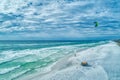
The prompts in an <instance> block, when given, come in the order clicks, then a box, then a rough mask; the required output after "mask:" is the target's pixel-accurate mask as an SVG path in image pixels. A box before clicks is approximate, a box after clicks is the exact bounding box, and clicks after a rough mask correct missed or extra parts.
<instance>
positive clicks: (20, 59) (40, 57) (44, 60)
mask: <svg viewBox="0 0 120 80" xmlns="http://www.w3.org/2000/svg"><path fill="white" fill-rule="evenodd" d="M103 43H105V42H100V41H0V80H13V79H17V78H18V77H22V76H25V75H29V74H33V73H36V72H37V70H39V69H42V70H44V68H46V67H49V66H50V65H51V64H53V63H55V62H56V61H58V60H59V59H61V58H63V57H65V56H67V55H70V54H74V53H76V52H79V51H81V50H84V49H87V48H89V47H93V46H97V45H100V44H103ZM41 72H42V71H41Z"/></svg>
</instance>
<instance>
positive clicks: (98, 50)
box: [23, 42, 120, 80]
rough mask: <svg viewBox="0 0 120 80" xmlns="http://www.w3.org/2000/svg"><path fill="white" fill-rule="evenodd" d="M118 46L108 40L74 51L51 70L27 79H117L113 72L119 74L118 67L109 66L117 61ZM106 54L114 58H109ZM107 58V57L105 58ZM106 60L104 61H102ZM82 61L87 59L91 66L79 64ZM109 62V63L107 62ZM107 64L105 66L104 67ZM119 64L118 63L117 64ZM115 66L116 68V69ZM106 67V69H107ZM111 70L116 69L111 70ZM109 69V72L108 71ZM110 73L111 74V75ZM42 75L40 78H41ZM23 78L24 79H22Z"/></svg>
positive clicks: (119, 54)
mask: <svg viewBox="0 0 120 80" xmlns="http://www.w3.org/2000/svg"><path fill="white" fill-rule="evenodd" d="M119 52H120V47H119V46H118V45H117V44H116V43H114V42H109V43H108V44H103V45H100V46H97V47H93V48H90V49H87V50H84V51H82V52H79V53H76V55H72V56H69V57H65V58H63V59H62V60H60V61H58V62H56V64H54V65H53V66H52V67H51V71H50V72H48V73H46V74H44V75H42V76H41V75H39V76H38V75H37V76H34V77H32V79H29V78H28V79H29V80H36V79H37V80H101V79H103V80H109V79H110V80H119V77H117V76H115V75H114V74H117V75H119V74H120V71H118V70H119V69H120V68H119V67H110V65H111V64H113V65H112V66H116V65H114V63H110V62H112V61H113V60H114V62H115V61H116V62H117V61H118V59H115V56H114V55H116V56H119V57H120V53H119ZM108 56H111V57H113V56H114V58H112V59H109V58H108ZM106 58H108V59H106ZM104 60H106V61H104ZM82 61H87V62H88V63H89V64H90V65H91V67H83V66H81V65H80V64H81V62H82ZM107 62H109V63H107ZM106 66H107V67H106ZM118 66H120V64H119V65H118ZM116 68H117V69H116ZM107 69H108V70H107ZM112 70H115V71H117V73H116V72H112ZM110 71H111V72H110ZM111 74H112V76H111ZM41 77H42V78H41ZM23 80H24V79H23Z"/></svg>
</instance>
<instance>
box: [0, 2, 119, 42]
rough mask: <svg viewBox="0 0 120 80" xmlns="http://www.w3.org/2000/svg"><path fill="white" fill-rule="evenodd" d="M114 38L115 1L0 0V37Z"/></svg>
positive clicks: (53, 38) (116, 17)
mask: <svg viewBox="0 0 120 80" xmlns="http://www.w3.org/2000/svg"><path fill="white" fill-rule="evenodd" d="M95 21H97V22H98V23H99V26H98V27H94V25H95V24H94V22H95ZM116 38H120V2H119V0H0V40H27V39H28V40H83V39H85V40H89V39H93V40H96V39H116Z"/></svg>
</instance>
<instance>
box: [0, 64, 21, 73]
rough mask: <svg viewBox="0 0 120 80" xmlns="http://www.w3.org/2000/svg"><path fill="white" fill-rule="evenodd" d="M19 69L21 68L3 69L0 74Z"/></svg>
mask: <svg viewBox="0 0 120 80" xmlns="http://www.w3.org/2000/svg"><path fill="white" fill-rule="evenodd" d="M18 67H19V66H16V67H11V68H2V69H0V74H5V73H7V72H10V71H12V70H14V69H16V68H18Z"/></svg>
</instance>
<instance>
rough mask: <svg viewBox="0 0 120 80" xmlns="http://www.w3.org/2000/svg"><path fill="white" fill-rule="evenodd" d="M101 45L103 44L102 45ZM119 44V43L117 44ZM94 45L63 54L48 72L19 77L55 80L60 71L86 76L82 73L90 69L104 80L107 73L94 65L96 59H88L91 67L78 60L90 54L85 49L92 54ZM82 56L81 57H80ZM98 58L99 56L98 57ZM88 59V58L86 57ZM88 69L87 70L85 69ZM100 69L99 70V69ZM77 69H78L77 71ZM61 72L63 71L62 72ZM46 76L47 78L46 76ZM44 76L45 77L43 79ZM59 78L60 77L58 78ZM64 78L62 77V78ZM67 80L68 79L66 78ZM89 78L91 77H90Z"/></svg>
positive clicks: (106, 78)
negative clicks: (84, 65)
mask: <svg viewBox="0 0 120 80" xmlns="http://www.w3.org/2000/svg"><path fill="white" fill-rule="evenodd" d="M114 42H115V43H117V44H118V45H119V44H120V42H119V41H117V42H116V41H114ZM105 45H107V44H105ZM102 46H103V45H102ZM119 46H120V45H119ZM96 47H99V46H96ZM96 47H91V48H90V49H89V48H88V49H85V50H81V51H80V52H77V53H75V54H70V55H68V56H65V57H63V58H62V59H60V60H58V61H57V62H55V63H54V64H53V65H52V66H51V70H50V71H48V72H46V73H43V74H41V73H37V74H35V75H32V76H28V77H24V78H22V79H20V80H47V79H48V80H49V78H50V80H52V79H53V80H56V77H54V76H55V75H57V74H61V73H62V72H65V71H66V72H67V73H69V71H71V70H72V71H73V73H77V74H79V76H81V74H82V75H83V76H86V75H84V74H86V73H90V72H91V71H92V73H93V72H94V73H99V75H102V77H104V78H105V79H104V80H108V77H107V73H106V72H105V70H104V69H103V68H102V67H101V66H100V65H96V64H95V63H96V61H93V60H94V59H93V60H92V61H90V62H89V61H88V63H90V65H92V67H90V68H89V67H83V66H81V64H80V62H81V61H82V60H84V59H82V60H80V58H82V57H84V58H85V57H87V56H88V55H91V54H89V53H86V52H87V51H88V52H89V51H90V50H92V51H93V54H92V55H94V51H96ZM84 53H86V54H87V55H82V54H84ZM81 56H82V57H81ZM98 58H99V57H98ZM100 59H101V57H100ZM88 60H89V59H88ZM68 69H70V70H68ZM82 69H84V71H85V73H83V72H82ZM88 69H89V71H87V70H88ZM99 69H100V70H101V71H100V70H99ZM97 70H99V71H97ZM74 71H76V72H74ZM77 71H79V72H77ZM62 74H63V73H62ZM65 75H66V74H65ZM94 75H95V74H89V76H88V75H87V76H88V77H90V76H94ZM51 76H53V77H51ZM72 76H74V75H72ZM47 77H48V78H47ZM44 78H45V79H44ZM96 78H97V77H96ZM60 80H61V79H60ZM63 80H64V79H63ZM67 80H68V79H67ZM90 80H91V79H90ZM97 80H99V79H98V78H97Z"/></svg>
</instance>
